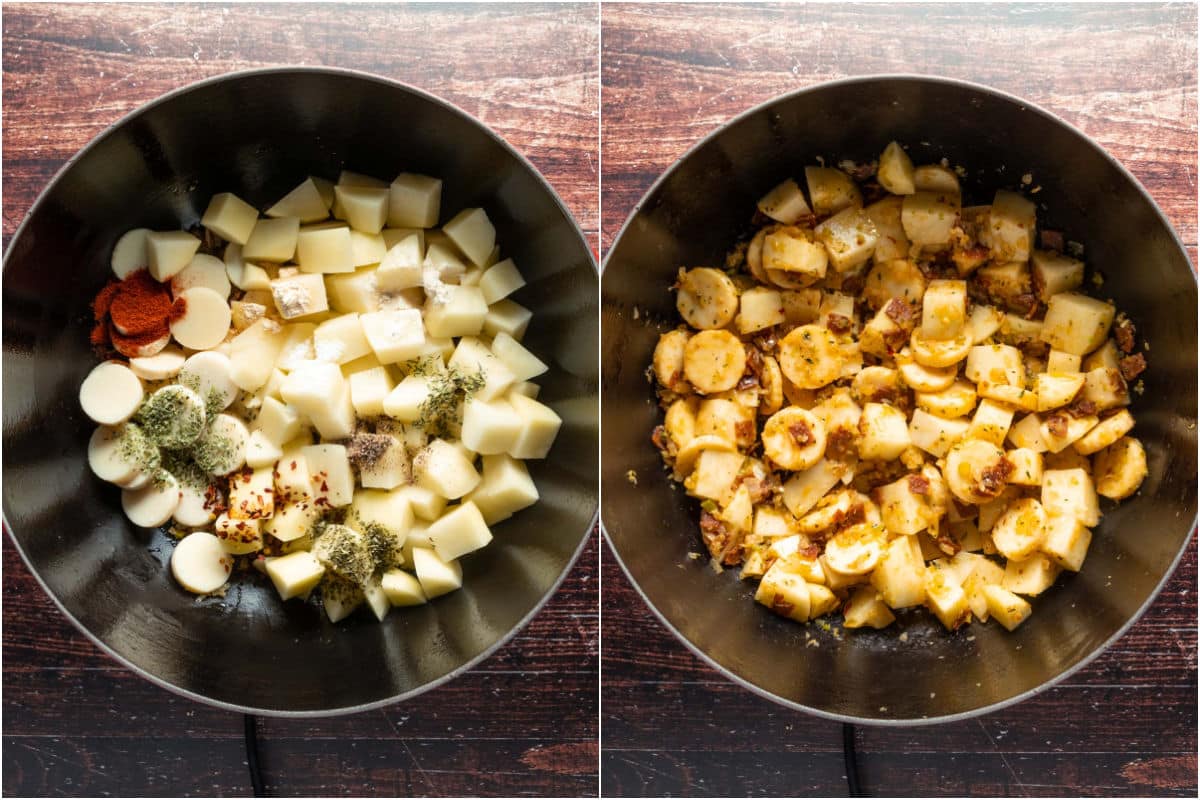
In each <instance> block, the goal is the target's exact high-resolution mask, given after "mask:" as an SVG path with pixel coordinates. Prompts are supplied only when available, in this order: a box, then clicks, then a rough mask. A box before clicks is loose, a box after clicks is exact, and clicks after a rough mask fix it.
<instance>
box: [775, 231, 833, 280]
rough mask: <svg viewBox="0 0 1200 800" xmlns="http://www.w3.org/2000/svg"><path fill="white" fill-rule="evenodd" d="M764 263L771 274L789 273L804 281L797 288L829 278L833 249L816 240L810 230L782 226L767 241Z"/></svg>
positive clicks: (789, 275) (789, 276)
mask: <svg viewBox="0 0 1200 800" xmlns="http://www.w3.org/2000/svg"><path fill="white" fill-rule="evenodd" d="M762 266H763V269H765V270H766V271H767V274H768V275H772V273H776V272H782V273H786V276H787V277H788V278H790V279H793V280H795V281H797V282H798V283H799V284H800V285H799V286H798V287H795V288H803V287H804V286H807V285H809V284H812V283H815V282H816V281H819V280H820V279H821V278H824V277H825V272H826V270H827V269H828V268H829V251H828V250H827V248H826V247H825V245H823V244H822V243H821V242H819V241H814V240H813V238H812V234H811V233H810V232H809V231H805V230H802V229H800V228H780V229H779V230H776V231H775V232H774V233H771V234H768V235H767V238H766V239H765V240H763V245H762ZM772 277H778V276H772Z"/></svg>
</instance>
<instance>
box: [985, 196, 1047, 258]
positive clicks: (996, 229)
mask: <svg viewBox="0 0 1200 800" xmlns="http://www.w3.org/2000/svg"><path fill="white" fill-rule="evenodd" d="M1036 228H1037V206H1035V205H1034V204H1033V203H1032V202H1031V201H1030V200H1027V199H1026V198H1025V197H1023V196H1021V195H1020V194H1018V193H1016V192H1007V191H1003V190H1001V191H998V192H996V196H995V198H994V199H993V200H992V209H991V212H990V213H989V215H988V240H989V241H990V242H991V249H992V260H993V261H1028V260H1029V254H1030V252H1031V251H1032V250H1033V234H1034V230H1035V229H1036Z"/></svg>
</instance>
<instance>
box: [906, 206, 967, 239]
mask: <svg viewBox="0 0 1200 800" xmlns="http://www.w3.org/2000/svg"><path fill="white" fill-rule="evenodd" d="M960 206H961V200H960V199H959V197H958V195H956V194H946V193H945V192H917V193H916V194H910V195H909V196H908V197H905V198H904V205H903V207H902V208H901V211H900V223H901V224H902V225H903V226H904V234H905V235H906V236H907V237H908V240H909V241H910V242H912V243H913V244H914V245H921V246H925V247H930V248H934V247H940V246H943V245H947V244H949V243H950V234H951V231H952V230H954V226H955V225H957V224H958V212H959V208H960Z"/></svg>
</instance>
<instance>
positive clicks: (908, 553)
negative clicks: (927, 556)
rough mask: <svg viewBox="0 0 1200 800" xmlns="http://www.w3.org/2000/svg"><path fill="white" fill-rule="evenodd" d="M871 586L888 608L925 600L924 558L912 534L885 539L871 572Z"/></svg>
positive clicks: (916, 603) (912, 604) (911, 604)
mask: <svg viewBox="0 0 1200 800" xmlns="http://www.w3.org/2000/svg"><path fill="white" fill-rule="evenodd" d="M871 585H872V586H874V587H875V588H876V589H878V590H879V594H880V595H881V596H882V597H883V602H885V603H887V604H888V606H889V607H890V608H907V607H908V606H915V605H920V604H921V603H923V602H925V561H924V560H923V559H922V558H921V546H920V543H919V542H918V541H917V537H916V536H899V537H897V538H895V539H893V540H892V541H890V542H888V546H887V549H886V550H885V551H884V554H883V558H882V559H880V561H879V565H878V566H877V567H875V571H874V572H872V573H871Z"/></svg>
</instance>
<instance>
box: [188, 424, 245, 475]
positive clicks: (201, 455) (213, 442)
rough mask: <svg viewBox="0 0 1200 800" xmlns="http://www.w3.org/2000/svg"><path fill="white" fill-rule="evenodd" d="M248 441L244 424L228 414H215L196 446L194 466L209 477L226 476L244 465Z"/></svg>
mask: <svg viewBox="0 0 1200 800" xmlns="http://www.w3.org/2000/svg"><path fill="white" fill-rule="evenodd" d="M249 439H250V433H249V431H247V430H246V424H245V423H244V422H242V421H241V420H240V419H238V418H237V417H234V416H231V415H229V414H217V416H216V418H215V419H213V421H212V424H211V425H209V427H208V430H207V431H205V433H204V436H203V438H201V440H200V443H199V444H198V445H196V450H195V455H194V457H195V460H196V464H197V466H199V467H200V468H201V469H203V470H204V471H206V472H208V473H209V474H210V475H228V474H229V473H231V472H233V471H234V470H236V469H238V468H239V467H241V466H242V465H243V464H245V463H246V444H247V442H248V441H249Z"/></svg>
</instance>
